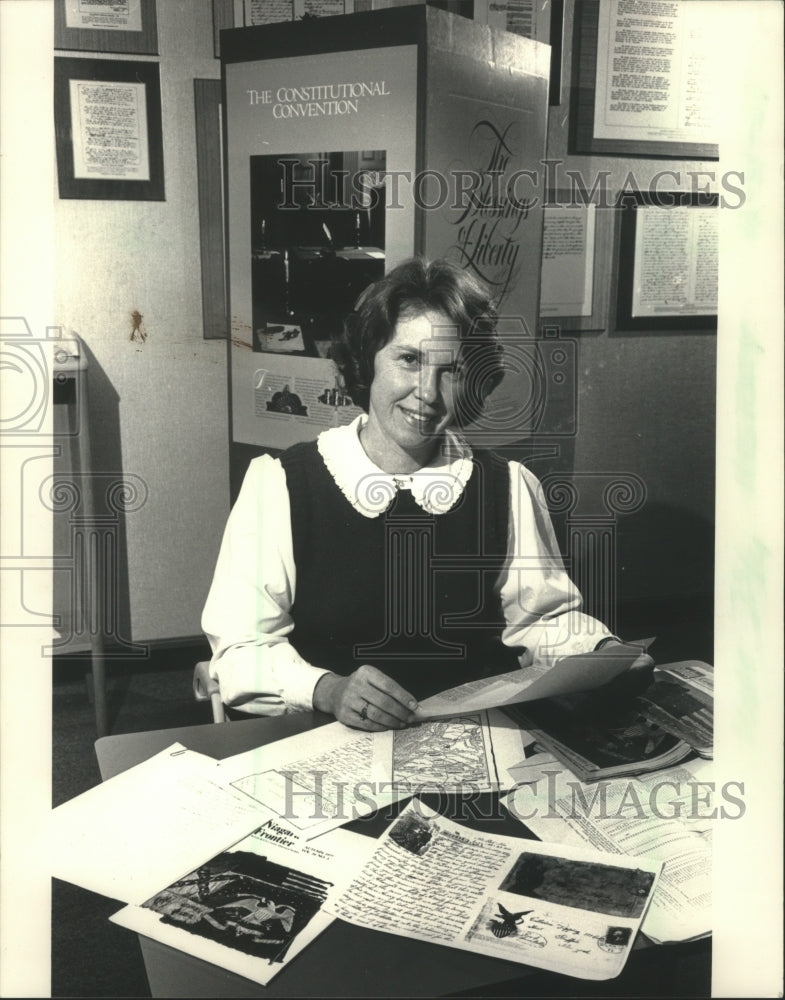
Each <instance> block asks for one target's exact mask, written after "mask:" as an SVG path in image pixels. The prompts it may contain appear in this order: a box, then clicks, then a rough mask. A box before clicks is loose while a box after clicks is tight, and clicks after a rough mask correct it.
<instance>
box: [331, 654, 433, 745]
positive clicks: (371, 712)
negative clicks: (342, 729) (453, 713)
mask: <svg viewBox="0 0 785 1000" xmlns="http://www.w3.org/2000/svg"><path fill="white" fill-rule="evenodd" d="M313 707H314V708H315V709H316V710H317V711H319V712H329V713H330V714H331V715H334V716H335V718H336V719H337V720H338V721H339V722H343V724H344V725H346V726H351V727H352V728H353V729H365V730H367V731H368V732H371V733H378V732H380V731H381V730H383V729H403V728H404V727H405V726H407V725H408V724H409V723H410V722H413V721H414V710H415V709H416V708H417V700H416V699H415V698H413V697H412V696H411V695H410V694H409V692H408V691H406V690H405V689H404V688H402V687H401V686H400V684H396V683H395V681H394V680H392V679H391V678H390V677H388V676H387V674H384V673H382V671H381V670H377V669H376V667H372V666H370V665H369V664H367V663H365V664H363V665H362V666H361V667H358V668H357V669H356V670H355V671H354V673H353V674H349V676H348V677H339V676H338V674H332V673H330V674H324V675H323V676H322V677H321V678H320V679H319V680H318V681H317V684H316V687H315V688H314V692H313Z"/></svg>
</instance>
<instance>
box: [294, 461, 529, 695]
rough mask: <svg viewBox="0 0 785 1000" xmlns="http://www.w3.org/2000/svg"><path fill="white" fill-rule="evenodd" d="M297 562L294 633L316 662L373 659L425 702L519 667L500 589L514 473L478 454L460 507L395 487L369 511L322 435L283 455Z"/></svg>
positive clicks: (339, 664) (338, 665)
mask: <svg viewBox="0 0 785 1000" xmlns="http://www.w3.org/2000/svg"><path fill="white" fill-rule="evenodd" d="M280 460H281V463H282V465H283V468H284V471H285V473H286V483H287V488H288V491H289V499H290V504H291V523H292V540H293V545H294V559H295V566H296V569H297V580H296V586H295V601H294V606H293V607H292V610H291V614H292V618H293V620H294V629H293V631H292V632H291V633H290V635H289V641H290V642H291V643H292V645H293V646H294V647H295V649H296V650H297V651H298V652H299V653H300V655H301V656H302V657H303V658H304V659H305V660H307V661H308V662H309V663H312V664H314V665H315V666H320V667H326V668H328V669H330V670H333V671H335V672H336V673H338V674H341V675H344V676H345V675H347V674H349V673H351V672H352V671H353V670H355V669H356V668H357V667H358V666H360V665H361V664H363V663H370V664H373V665H374V666H375V667H378V668H379V669H380V670H382V671H384V672H385V673H386V674H388V675H389V676H390V677H393V678H394V679H395V680H396V681H397V682H398V683H399V684H401V685H402V686H403V687H405V688H406V689H407V690H408V691H410V692H411V693H412V694H413V695H414V696H415V697H416V698H418V699H421V698H424V697H427V696H428V695H430V694H434V693H436V692H437V691H441V690H444V689H445V688H448V687H453V686H455V685H456V684H461V683H463V682H464V681H467V680H474V679H476V678H477V677H480V676H483V675H490V674H496V673H501V672H503V671H506V670H513V669H515V667H516V666H517V665H518V662H517V659H516V656H517V655H518V654H520V652H521V650H520V649H518V650H515V649H511V648H508V647H506V646H504V645H503V644H502V642H501V632H502V629H503V628H504V624H505V622H504V618H503V615H502V611H501V605H500V601H499V598H498V596H497V595H496V594H494V593H493V586H494V583H495V581H496V579H497V577H498V575H499V571H500V569H501V567H502V566H503V565H504V560H505V557H506V553H507V531H508V516H509V470H508V467H507V463H506V461H502V460H501V459H499V458H498V457H496V456H494V455H492V454H490V453H487V452H486V453H483V452H475V455H474V469H473V472H472V475H471V477H470V479H469V482H468V483H467V484H466V487H465V489H464V492H463V494H462V495H461V497H460V498H459V500H458V501H457V503H456V504H455V506H454V507H453V508H452V509H451V510H449V511H448V512H446V513H443V514H438V515H434V514H429V513H428V512H427V511H424V510H423V509H422V508H421V507H420V506H419V505H418V504H417V503H416V502H415V501H414V499H413V498H412V496H411V493H410V491H409V490H399V491H398V492H397V494H396V496H395V499H394V500H393V502H392V504H391V506H390V507H389V508H388V510H387V511H386V512H384V513H382V514H379V515H378V516H377V517H372V518H369V517H365V516H363V515H362V514H360V513H359V512H358V511H356V510H355V509H354V507H353V506H352V505H351V504H350V503H349V501H348V500H347V499H346V497H345V496H344V495H343V494H342V493H341V491H340V489H339V487H338V486H337V484H336V483H335V480H334V479H333V477H332V475H331V474H330V472H329V471H328V469H327V467H326V466H325V464H324V461H323V459H322V457H321V455H320V454H319V452H318V450H317V447H316V442H315V441H313V442H308V443H306V444H298V445H294V446H293V447H292V448H289V449H288V450H287V451H285V452H284V453H283V454H282V455H281V458H280Z"/></svg>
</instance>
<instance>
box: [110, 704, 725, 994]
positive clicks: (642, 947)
mask: <svg viewBox="0 0 785 1000" xmlns="http://www.w3.org/2000/svg"><path fill="white" fill-rule="evenodd" d="M330 721H331V719H330V718H329V717H327V716H324V715H320V714H319V713H299V714H295V715H287V716H280V717H275V718H260V719H250V720H248V721H243V722H230V723H226V724H223V725H210V724H208V725H201V726H186V727H181V728H176V729H162V730H156V731H152V732H142V733H128V734H122V735H117V736H104V737H103V738H101V739H99V740H97V741H96V744H95V749H96V755H97V757H98V764H99V768H100V771H101V777H102V779H104V780H106V779H107V778H111V777H112V776H113V775H115V774H119V773H120V772H121V771H124V770H126V769H127V768H129V767H132V766H134V765H135V764H139V763H141V762H142V761H143V760H146V759H147V758H148V757H151V756H153V754H155V753H158V752H159V751H160V750H164V749H165V748H166V747H168V746H170V745H171V744H172V743H175V742H179V743H182V744H183V745H184V746H186V747H188V749H190V750H195V751H198V752H200V753H205V754H208V755H210V756H212V757H215V758H216V759H219V760H220V759H223V758H225V757H230V756H232V755H233V754H237V753H242V752H243V751H245V750H250V749H252V748H254V747H258V746H264V745H265V744H267V743H272V742H274V741H275V740H279V739H283V738H284V737H286V736H291V735H294V734H295V733H303V732H307V731H309V730H313V729H315V728H317V727H318V726H320V725H324V724H325V723H327V722H330ZM423 799H424V800H425V801H426V802H427V801H428V797H427V796H423ZM480 805H481V806H482V803H480ZM479 811H483V810H482V809H480V810H479ZM468 812H471V810H469V811H468ZM455 818H456V819H458V818H459V817H458V816H456V817H455ZM464 818H468V819H469V821H470V822H471V825H472V826H474V827H476V828H482V829H486V830H492V831H494V832H496V833H504V834H513V835H517V836H522V837H526V836H527V835H528V831H526V829H525V828H524V827H523V826H522V825H521V824H520V823H518V822H517V821H516V820H515V819H513V818H512V817H511V816H509V815H507V814H506V812H505V811H504V809H503V808H500V809H499V810H498V811H496V813H495V815H492V816H491V817H490V818H487V819H484V820H483V819H478V818H476V817H473V816H468V813H467V815H466V816H465V817H464ZM350 828H351V829H355V830H358V831H359V832H361V833H366V834H369V835H373V836H376V835H378V833H379V832H381V826H380V825H379V823H378V822H376V823H375V822H374V821H371V822H368V821H365V820H361V821H357V822H355V823H353V824H351V826H350ZM529 836H530V835H529ZM140 945H141V950H142V956H143V958H144V962H145V968H146V970H147V976H148V980H149V983H150V990H151V993H152V995H153V996H154V997H336V996H341V997H351V996H365V997H404V996H411V997H420V996H427V997H432V996H439V995H441V996H443V995H446V994H450V993H457V992H460V991H466V990H473V989H474V990H483V991H484V990H485V989H486V988H489V987H493V986H494V985H496V986H497V988H499V989H505V993H504V994H503V995H508V996H509V995H513V994H512V993H511V992H510V989H511V987H512V984H513V982H514V981H515V980H520V979H522V978H524V977H527V976H530V975H533V974H534V973H537V975H538V977H542V976H543V975H544V976H550V977H553V979H554V980H558V979H560V978H562V977H556V976H554V975H553V974H550V973H541V972H540V971H539V970H534V969H529V968H528V967H527V966H523V965H520V964H518V963H516V962H507V961H503V960H501V959H495V958H489V957H487V956H484V955H476V954H473V953H471V952H465V951H461V950H460V949H457V948H447V947H444V946H441V945H433V944H427V943H424V942H421V941H414V940H409V939H407V938H402V937H398V936H395V935H392V934H383V933H380V932H378V931H371V930H367V929H365V928H361V927H355V926H353V925H351V924H347V923H344V922H343V921H341V920H336V921H335V922H334V923H333V924H332V925H331V926H330V927H328V928H327V930H326V931H325V932H324V933H323V934H321V935H320V936H319V937H318V938H316V940H314V941H313V942H312V943H311V944H310V945H309V946H308V947H307V948H306V949H305V950H304V951H303V953H302V954H300V955H298V956H297V958H296V959H295V960H294V961H293V962H292V963H291V964H290V965H288V966H286V967H285V968H284V969H283V970H282V971H281V972H279V973H278V974H277V975H276V977H275V978H274V979H273V980H272V982H271V983H270V984H269V986H266V987H265V986H260V985H258V984H257V983H254V982H251V981H250V980H247V979H243V978H241V977H239V976H236V975H234V974H232V973H230V972H226V971H225V970H223V969H220V968H218V967H217V966H214V965H211V964H209V963H207V962H204V961H201V960H200V959H196V958H192V957H191V956H189V955H185V954H183V953H182V952H179V951H176V950H175V949H172V948H169V947H167V946H165V945H162V944H159V943H158V942H157V941H153V940H151V939H149V938H145V937H142V936H140ZM699 945H700V946H701V947H700V948H699V949H698V950H697V952H696V958H695V961H697V962H702V963H703V964H704V965H706V969H705V970H703V971H704V972H705V976H708V974H709V973H708V968H709V966H710V942H699ZM683 949H684V946H681V945H676V946H670V947H669V948H660V949H658V952H665V953H668V955H669V956H671V957H676V958H678V957H679V955H682V956H683V954H684V951H683ZM652 951H653V949H652V948H651V946H649V945H648V944H647V943H646V942H645V940H644V939H642V938H641V937H640V936H639V938H638V942H636V947H635V949H634V953H633V955H631V956H630V959H629V960H628V963H627V969H629V968H630V967H631V966H634V963H635V961H636V953H637V955H640V954H641V953H644V952H649V953H651V952H652ZM688 958H689V960H690V961H692V952H690V954H689V955H688ZM665 961H667V959H666V958H665V955H663V963H664V962H665ZM707 963H708V964H707ZM627 969H625V974H626V972H627ZM568 981H569V983H571V984H572V985H573V986H577V985H579V984H580V981H578V980H574V979H569V980H568ZM613 982H615V983H618V982H619V980H614V981H613ZM707 982H708V979H707ZM499 984H501V985H499ZM505 984H506V987H505ZM597 985H598V987H599V988H601V987H602V986H603V984H597ZM567 989H569V987H567ZM517 992H518V991H516V993H517ZM478 995H485V996H492V995H494V994H493V992H483V993H482V994H478ZM565 995H568V994H567V993H566V992H565ZM582 995H585V994H583V992H582ZM596 995H598V996H602V995H614V994H604V993H602V992H598V993H597V994H596ZM619 995H623V994H619ZM647 995H649V996H655V995H658V994H657V993H656V992H648V993H647ZM659 995H663V996H668V995H676V993H675V992H671V993H661V994H659ZM706 995H708V992H707V993H706Z"/></svg>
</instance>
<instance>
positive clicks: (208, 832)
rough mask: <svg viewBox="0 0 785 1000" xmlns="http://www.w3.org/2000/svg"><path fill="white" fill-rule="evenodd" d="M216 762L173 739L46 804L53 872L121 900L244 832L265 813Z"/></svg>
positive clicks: (165, 880) (150, 889)
mask: <svg viewBox="0 0 785 1000" xmlns="http://www.w3.org/2000/svg"><path fill="white" fill-rule="evenodd" d="M217 768H218V762H217V761H216V760H215V759H214V758H212V757H207V756H206V755H205V754H200V753H196V752H194V751H193V750H186V748H185V747H184V746H182V745H181V744H179V743H173V744H172V746H170V747H169V748H168V749H166V750H163V751H161V753H158V754H156V755H155V756H154V757H151V758H150V759H149V760H146V761H144V762H143V763H141V764H137V765H136V766H135V767H132V768H129V770H127V771H123V772H122V773H121V774H118V775H115V777H113V778H110V779H109V780H108V781H105V782H103V784H101V785H97V786H96V787H95V788H91V789H90V790H89V791H87V792H83V793H82V794H81V795H77V796H76V797H75V798H73V799H71V800H70V801H69V802H64V803H63V804H62V805H60V806H58V807H57V808H56V809H53V810H52V813H51V816H50V824H49V827H48V834H49V843H48V845H47V850H48V851H49V855H50V862H51V867H50V871H51V874H52V875H53V876H54V877H55V878H60V879H64V880H65V881H67V882H73V883H74V884H75V885H79V886H82V888H84V889H89V890H90V891H92V892H97V893H101V894H102V895H104V896H109V897H110V898H112V899H119V900H122V901H123V902H124V903H141V902H142V901H144V900H145V899H147V898H149V897H150V896H151V895H152V894H153V893H154V892H156V891H157V890H158V889H160V888H161V886H164V885H168V884H169V883H170V882H172V881H173V880H174V879H176V878H178V877H179V876H181V875H183V874H185V873H186V872H188V871H191V870H192V869H193V868H195V867H196V866H197V865H199V864H201V863H202V862H204V861H206V860H207V859H208V858H211V857H212V856H213V855H214V854H217V853H218V851H220V850H223V849H224V848H225V847H227V846H228V845H229V844H234V843H236V842H237V841H238V840H240V839H241V838H243V837H246V836H247V835H248V834H249V833H250V832H251V831H252V830H254V829H255V828H256V827H258V826H259V824H260V823H261V822H262V820H263V818H264V816H265V815H269V814H262V813H261V811H260V809H259V806H258V804H257V803H256V802H253V801H252V800H251V799H249V798H248V797H247V796H245V795H243V794H242V793H241V792H238V791H236V790H235V789H233V788H231V787H222V786H223V783H222V782H221V781H220V780H218V777H217V776H218V771H217Z"/></svg>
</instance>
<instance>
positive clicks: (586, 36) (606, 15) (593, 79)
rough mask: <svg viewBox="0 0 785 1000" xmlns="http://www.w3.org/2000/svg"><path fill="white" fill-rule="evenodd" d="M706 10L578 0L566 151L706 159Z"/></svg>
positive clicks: (711, 131) (713, 88)
mask: <svg viewBox="0 0 785 1000" xmlns="http://www.w3.org/2000/svg"><path fill="white" fill-rule="evenodd" d="M711 24H712V21H711V5H710V4H704V3H701V2H699V0H679V2H677V3H661V4H653V5H652V4H650V5H648V9H647V11H646V14H645V16H643V15H642V14H641V9H640V8H639V7H638V5H637V4H635V3H629V2H627V0H602V2H601V3H600V2H599V0H581V2H580V3H577V4H576V7H575V39H576V43H575V44H576V61H577V67H576V69H577V73H576V83H577V86H576V87H575V101H574V107H573V115H572V135H571V150H570V151H571V152H574V153H589V154H592V153H600V154H602V153H605V154H612V155H613V154H618V155H620V156H657V157H678V158H679V159H695V160H712V159H717V158H718V156H719V149H718V145H717V136H718V130H719V114H720V113H721V109H720V108H719V107H718V99H719V95H720V94H721V93H722V88H721V87H719V86H717V80H716V74H717V73H718V71H719V69H720V67H719V66H718V59H717V55H716V51H715V49H714V47H713V45H712V42H713V39H712V36H711V32H710V28H711Z"/></svg>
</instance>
